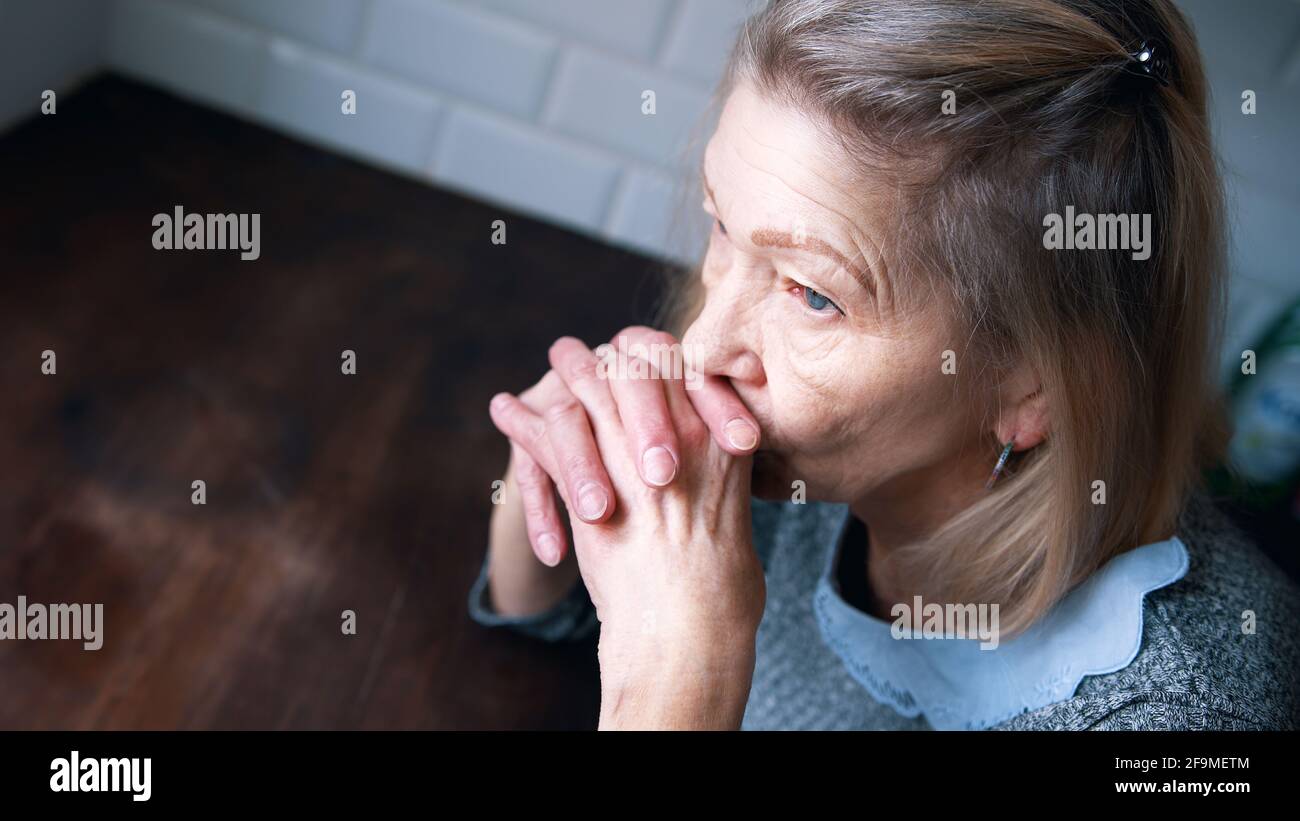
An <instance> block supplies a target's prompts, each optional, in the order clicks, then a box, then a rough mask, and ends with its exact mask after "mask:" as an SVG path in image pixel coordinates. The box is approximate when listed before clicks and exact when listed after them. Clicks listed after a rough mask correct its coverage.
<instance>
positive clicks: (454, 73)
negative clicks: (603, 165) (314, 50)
mask: <svg viewBox="0 0 1300 821" xmlns="http://www.w3.org/2000/svg"><path fill="white" fill-rule="evenodd" d="M555 51H556V44H555V40H554V39H553V38H551V37H549V36H547V35H545V34H539V33H537V32H536V31H534V30H533V29H532V28H531V27H529V26H526V25H523V24H521V23H517V22H515V21H513V20H510V19H506V18H498V17H494V16H492V15H490V14H484V13H482V12H481V11H479V10H478V9H475V8H472V7H461V6H460V5H457V4H454V3H440V2H429V0H374V5H373V7H372V9H371V19H370V25H369V30H368V31H367V32H366V34H365V37H364V39H363V41H362V44H361V53H360V57H361V59H362V61H364V62H366V63H368V64H370V65H373V66H376V67H378V68H381V69H387V70H389V71H391V72H393V73H394V74H398V75H400V76H402V77H406V78H407V79H409V80H411V81H413V82H417V83H422V84H425V85H427V86H429V87H430V88H432V89H435V90H438V91H442V92H446V93H448V94H451V95H454V96H457V97H461V98H464V99H465V100H468V101H471V102H475V103H481V104H483V105H488V106H491V107H493V108H497V109H500V110H501V111H504V112H506V113H508V114H513V115H515V116H516V117H521V118H525V119H526V118H530V117H532V115H533V114H534V113H535V112H536V111H537V109H538V108H539V107H540V105H541V100H542V94H543V93H544V91H545V89H546V80H547V77H548V76H549V74H550V67H551V62H552V60H553V59H554V56H555Z"/></svg>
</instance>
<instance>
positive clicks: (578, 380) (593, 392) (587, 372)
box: [547, 336, 619, 436]
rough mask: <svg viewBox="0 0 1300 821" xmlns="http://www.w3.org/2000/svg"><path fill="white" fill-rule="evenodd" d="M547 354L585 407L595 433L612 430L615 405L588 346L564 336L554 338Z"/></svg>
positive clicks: (616, 421)
mask: <svg viewBox="0 0 1300 821" xmlns="http://www.w3.org/2000/svg"><path fill="white" fill-rule="evenodd" d="M547 356H548V357H549V359H550V361H551V368H553V369H554V371H555V373H556V374H558V375H559V377H560V378H561V379H563V380H564V384H565V386H566V387H567V388H568V389H569V392H570V393H571V394H572V395H573V396H574V397H576V398H577V400H578V401H579V402H581V403H582V406H583V407H584V408H585V409H586V411H587V417H588V419H589V420H590V422H591V426H592V428H593V429H594V430H595V431H596V433H597V436H599V435H600V434H601V433H602V432H604V433H609V432H611V431H613V430H615V429H616V427H617V425H618V421H619V419H618V406H617V405H615V404H614V397H613V395H612V394H611V393H610V392H609V381H608V380H607V379H605V378H604V376H603V374H602V373H601V369H600V367H599V365H600V362H599V360H597V359H596V355H595V354H594V353H592V352H591V349H590V348H588V347H587V346H586V345H585V344H583V342H582V340H580V339H575V338H574V337H571V336H563V337H560V338H559V339H557V340H555V344H553V345H551V349H550V350H549V351H548V352H547Z"/></svg>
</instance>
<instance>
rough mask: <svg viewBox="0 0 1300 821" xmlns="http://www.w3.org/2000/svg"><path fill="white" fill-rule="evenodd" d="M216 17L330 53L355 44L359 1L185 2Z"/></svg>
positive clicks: (362, 5)
mask: <svg viewBox="0 0 1300 821" xmlns="http://www.w3.org/2000/svg"><path fill="white" fill-rule="evenodd" d="M188 2H190V3H194V4H197V5H199V6H202V7H204V8H206V9H209V10H211V11H214V12H217V13H219V14H225V15H229V16H231V17H235V18H237V19H239V20H242V21H244V22H247V23H252V24H253V25H256V26H261V27H262V28H266V29H269V30H270V31H272V32H274V33H276V34H282V35H285V36H288V37H292V38H294V39H297V40H301V41H303V42H304V43H308V44H310V45H315V46H320V47H322V48H326V49H330V50H333V51H339V52H347V51H350V50H351V49H352V48H353V46H354V45H355V44H356V34H357V31H358V30H359V29H360V27H361V16H362V13H363V12H364V11H365V4H364V3H362V2H360V0H188Z"/></svg>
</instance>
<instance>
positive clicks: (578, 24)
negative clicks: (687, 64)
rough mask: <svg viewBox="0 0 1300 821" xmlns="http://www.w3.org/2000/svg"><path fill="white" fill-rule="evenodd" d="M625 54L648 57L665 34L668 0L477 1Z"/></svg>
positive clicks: (669, 8) (512, 15) (669, 6)
mask: <svg viewBox="0 0 1300 821" xmlns="http://www.w3.org/2000/svg"><path fill="white" fill-rule="evenodd" d="M474 5H479V6H486V7H487V8H490V9H494V10H496V11H499V12H502V13H504V14H508V15H510V16H511V17H514V18H517V19H520V20H527V21H529V22H532V23H536V24H537V25H540V26H542V27H544V28H547V29H550V30H552V31H555V32H557V33H560V34H564V35H568V36H571V37H574V38H576V39H578V40H580V41H582V42H585V43H591V44H593V45H598V46H602V47H605V48H607V49H610V50H612V51H614V52H616V53H617V54H620V55H622V56H625V57H636V58H641V59H647V58H649V57H650V56H651V55H652V54H653V52H654V49H655V47H656V45H657V44H658V43H659V40H660V39H661V37H662V36H663V30H664V28H665V26H666V25H667V21H668V16H669V12H670V11H671V8H672V4H671V3H670V2H669V0H547V1H546V2H544V3H539V2H537V0H474Z"/></svg>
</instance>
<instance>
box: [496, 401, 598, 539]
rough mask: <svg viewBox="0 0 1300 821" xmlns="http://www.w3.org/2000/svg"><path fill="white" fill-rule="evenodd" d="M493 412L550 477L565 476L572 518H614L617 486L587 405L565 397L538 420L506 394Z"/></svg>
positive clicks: (562, 479) (503, 428) (562, 478)
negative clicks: (609, 470)
mask: <svg viewBox="0 0 1300 821" xmlns="http://www.w3.org/2000/svg"><path fill="white" fill-rule="evenodd" d="M611 401H612V400H611ZM490 410H491V413H492V421H493V423H494V424H496V426H497V428H498V429H500V430H501V432H502V433H504V434H505V435H506V436H508V437H510V438H511V439H512V440H514V441H516V442H519V443H520V444H521V445H522V446H523V447H524V449H525V450H527V451H528V453H529V455H530V456H532V457H533V458H534V459H536V460H537V461H538V463H539V464H540V465H541V466H542V468H543V469H545V471H546V472H547V473H548V474H550V475H551V476H554V477H560V479H559V481H560V482H561V483H562V484H563V485H564V487H565V492H566V493H567V496H566V498H565V503H566V504H567V505H568V506H569V509H570V510H571V511H572V512H573V513H575V514H577V516H578V517H579V518H581V519H582V520H583V521H585V522H589V523H596V522H603V521H605V520H607V519H608V518H609V517H610V515H611V514H613V512H614V492H613V484H612V483H611V482H610V480H609V476H608V474H606V472H605V463H604V461H603V460H602V459H601V456H600V451H599V450H598V449H597V448H596V440H595V437H594V436H593V435H592V432H591V426H590V424H588V422H587V412H586V410H585V409H584V408H583V406H582V403H580V402H579V401H578V400H577V399H575V398H574V397H572V396H569V397H566V398H564V399H561V400H560V401H558V402H556V403H554V404H552V405H550V406H548V407H547V409H546V411H545V413H544V415H543V416H542V417H540V418H539V417H538V416H537V415H536V414H534V413H533V412H532V411H530V410H529V409H528V408H527V407H525V406H524V404H523V403H522V402H520V401H519V400H518V399H516V398H515V397H513V396H511V395H510V394H508V393H502V394H497V395H496V396H495V397H493V399H492V404H491V406H490ZM543 445H545V447H543ZM539 454H541V455H540V456H539Z"/></svg>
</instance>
